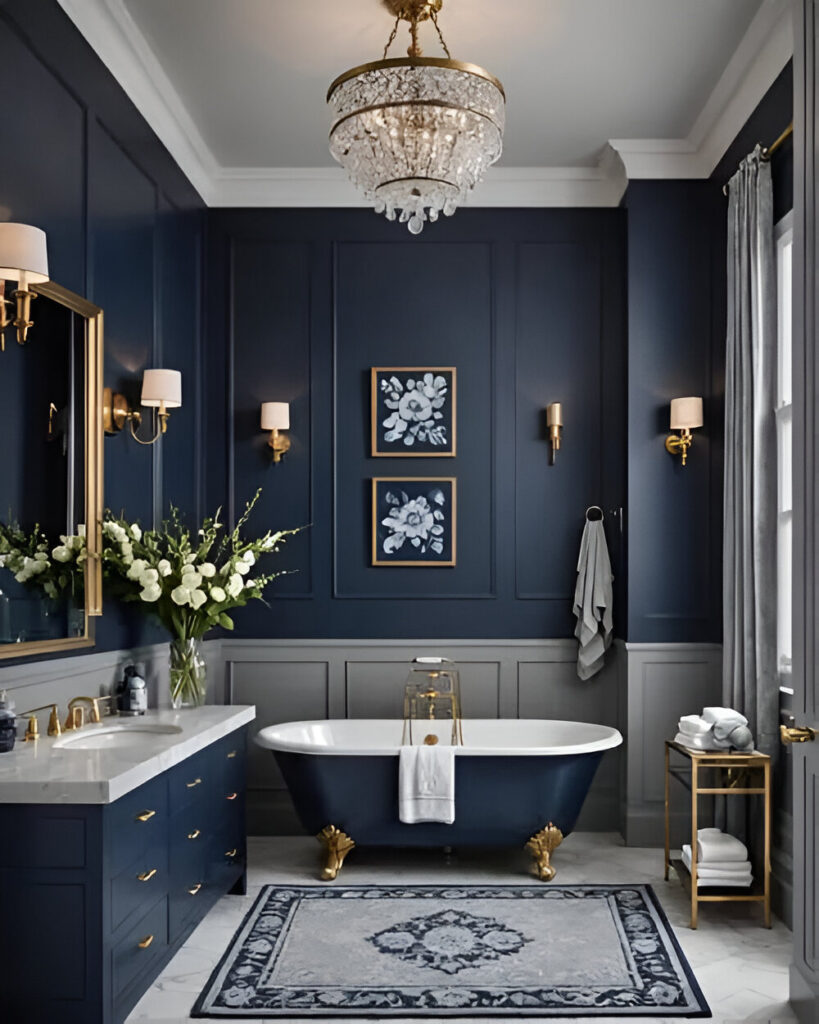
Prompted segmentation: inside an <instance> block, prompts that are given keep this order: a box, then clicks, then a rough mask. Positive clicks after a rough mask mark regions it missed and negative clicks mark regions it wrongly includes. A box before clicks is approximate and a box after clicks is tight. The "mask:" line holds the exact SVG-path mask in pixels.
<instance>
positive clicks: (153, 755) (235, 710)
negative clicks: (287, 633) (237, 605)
mask: <svg viewBox="0 0 819 1024" xmlns="http://www.w3.org/2000/svg"><path fill="white" fill-rule="evenodd" d="M255 717H256V709H255V707H252V706H245V705H237V704H230V705H222V704H211V705H205V706H204V707H201V708H186V709H184V710H182V711H173V710H171V709H168V710H156V709H153V710H150V711H148V712H147V713H146V714H144V715H140V716H138V717H133V718H131V717H129V718H119V717H116V716H110V717H106V718H104V719H103V720H102V722H100V723H99V724H97V725H86V726H84V727H83V728H82V729H81V730H77V731H76V732H71V733H63V735H62V736H55V737H46V736H45V734H43V736H42V737H41V738H40V739H38V740H36V741H35V742H33V743H23V742H21V741H20V740H18V741H17V743H16V744H15V746H14V750H12V751H9V752H8V753H5V754H0V803H7V804H109V803H113V802H114V800H119V798H120V797H121V796H124V795H125V794H126V793H129V792H130V791H131V790H132V789H136V787H137V786H141V785H142V784H143V783H144V782H148V781H150V780H151V779H152V778H154V777H155V776H156V775H159V774H160V773H161V772H164V771H167V769H168V768H173V766H174V765H177V764H179V763H180V762H181V761H184V760H185V759H186V758H188V757H191V755H193V754H196V753H198V752H199V751H200V750H203V749H204V748H205V747H207V746H209V745H210V744H211V743H215V742H216V740H219V739H221V738H222V737H223V736H227V735H228V734H229V733H231V732H233V731H234V730H236V729H239V728H241V727H242V726H243V725H246V724H247V723H248V722H252V721H253V719H254V718H255ZM140 725H141V726H143V727H145V726H148V727H151V726H158V727H160V728H161V727H166V728H168V727H170V728H174V731H173V732H172V733H150V732H142V733H140V734H139V736H138V737H137V736H136V735H133V736H130V737H129V742H128V744H127V745H124V746H121V747H116V746H114V745H113V744H112V745H111V746H110V747H109V748H107V749H94V750H87V749H86V750H81V749H77V748H74V749H72V746H71V744H70V743H66V741H67V740H69V739H73V738H74V737H76V738H78V739H79V738H80V737H83V738H90V737H93V736H94V733H95V732H99V733H103V732H105V731H106V730H111V729H112V728H120V727H122V728H125V729H127V728H128V727H129V726H130V727H136V728H139V726H140ZM176 729H178V730H179V731H176ZM99 739H100V740H102V736H100V737H99ZM63 744H65V745H63Z"/></svg>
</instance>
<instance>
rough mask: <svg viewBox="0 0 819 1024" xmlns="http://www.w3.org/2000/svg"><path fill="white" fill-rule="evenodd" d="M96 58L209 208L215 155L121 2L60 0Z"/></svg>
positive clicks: (214, 170)
mask: <svg viewBox="0 0 819 1024" xmlns="http://www.w3.org/2000/svg"><path fill="white" fill-rule="evenodd" d="M59 4H60V6H61V7H62V9H63V10H64V11H65V13H66V14H67V15H68V17H69V18H70V19H71V20H72V21H73V22H74V24H75V25H76V26H77V28H78V29H79V30H80V32H81V33H82V34H83V36H84V37H85V39H86V40H87V42H88V43H89V44H90V45H91V46H92V47H93V49H94V50H95V52H96V54H97V56H98V57H99V58H100V60H101V61H102V62H103V64H105V66H106V67H107V68H108V70H109V71H110V72H111V74H112V75H113V76H114V78H116V80H117V81H118V82H119V84H120V85H121V86H122V88H123V89H124V90H125V92H126V93H127V94H128V98H129V99H130V100H131V102H132V103H133V104H134V106H135V107H136V108H137V110H138V111H139V112H140V113H141V114H142V116H143V117H144V118H145V120H146V121H147V122H148V124H149V125H150V126H151V128H152V129H153V130H154V131H155V132H156V134H157V135H158V137H159V139H160V141H161V142H162V143H163V144H164V146H165V148H166V149H167V150H168V152H169V153H170V154H171V156H172V157H173V158H174V160H176V162H177V163H178V164H179V167H180V168H181V170H182V172H183V173H184V174H185V175H186V177H187V178H188V180H189V181H190V183H191V184H192V185H193V187H194V188H195V189H196V191H197V192H198V193H199V195H200V196H201V197H202V199H203V200H204V201H205V203H207V204H209V203H210V199H211V193H212V190H213V181H214V178H215V176H216V174H217V172H218V171H219V165H218V164H217V162H216V160H215V158H214V156H213V154H212V153H211V151H210V149H209V148H208V146H207V144H206V142H205V140H204V139H203V138H202V136H201V134H200V133H199V129H198V128H197V127H196V124H195V123H194V121H193V118H192V117H191V116H190V114H189V113H188V111H187V108H186V107H185V105H184V103H183V102H182V100H181V99H180V97H179V94H178V93H177V91H176V89H175V88H174V87H173V85H172V84H171V80H170V79H169V78H168V76H167V75H166V74H165V71H164V70H163V68H162V65H161V64H160V63H159V61H158V60H157V58H156V55H155V54H154V52H153V50H152V49H151V47H150V45H149V43H148V41H147V40H146V39H145V36H144V35H143V34H142V33H141V32H140V30H139V29H138V28H137V26H136V24H135V23H134V20H133V18H132V17H131V15H130V14H129V13H128V10H127V8H126V7H125V4H124V3H123V2H122V0H59Z"/></svg>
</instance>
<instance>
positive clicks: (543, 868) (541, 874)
mask: <svg viewBox="0 0 819 1024" xmlns="http://www.w3.org/2000/svg"><path fill="white" fill-rule="evenodd" d="M562 842H563V833H562V832H561V831H560V829H559V828H558V827H557V826H556V825H554V824H553V823H552V822H551V821H550V822H549V824H548V825H547V826H546V828H542V829H541V830H540V832H538V833H536V834H535V835H533V836H532V838H531V839H530V840H529V842H528V843H527V844H526V849H527V850H528V851H529V852H530V853H531V854H532V856H533V857H534V858H535V864H536V866H537V876H538V878H539V879H540V880H541V881H542V882H551V880H552V879H553V878H554V877H555V875H556V874H557V872H556V871H555V869H554V868H553V867H552V861H551V856H552V854H553V853H554V851H555V850H556V849H557V848H558V846H560V844H561V843H562Z"/></svg>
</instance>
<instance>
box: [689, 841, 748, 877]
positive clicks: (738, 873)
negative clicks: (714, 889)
mask: <svg viewBox="0 0 819 1024" xmlns="http://www.w3.org/2000/svg"><path fill="white" fill-rule="evenodd" d="M682 861H683V864H685V866H686V867H687V868H688V870H689V871H690V870H691V847H690V846H688V845H685V846H683V848H682ZM697 880H698V881H703V882H711V883H712V884H713V885H742V886H749V885H751V883H752V882H753V880H754V876H753V873H752V870H751V864H750V862H749V861H745V863H744V864H731V865H729V866H727V867H722V868H715V867H706V866H705V865H702V866H700V864H699V863H697Z"/></svg>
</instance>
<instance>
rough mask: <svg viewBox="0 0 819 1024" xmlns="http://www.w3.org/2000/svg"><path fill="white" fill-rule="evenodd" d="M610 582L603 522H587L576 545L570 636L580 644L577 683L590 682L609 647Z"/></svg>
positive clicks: (599, 520)
mask: <svg viewBox="0 0 819 1024" xmlns="http://www.w3.org/2000/svg"><path fill="white" fill-rule="evenodd" d="M612 579H613V577H612V575H611V562H610V561H609V549H608V547H607V545H606V534H605V532H604V530H603V520H602V519H595V520H591V521H590V520H588V519H587V520H586V525H585V527H584V529H583V539H582V541H581V542H580V556H579V557H578V559H577V586H576V587H575V591H574V614H575V616H576V618H577V627H576V628H575V631H574V635H575V636H576V637H577V639H578V641H579V642H580V648H579V650H578V652H577V674H578V676H580V678H581V679H590V678H591V677H592V676H593V675H594V674H595V673H596V672H599V671H600V669H601V668H602V667H603V656H604V654H605V652H606V650H607V649H608V647H609V644H611V631H612V613H611V605H612V587H611V581H612Z"/></svg>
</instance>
